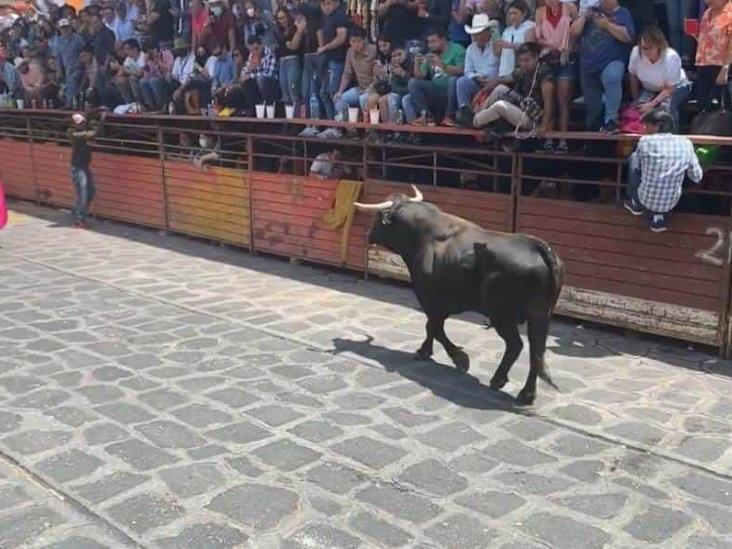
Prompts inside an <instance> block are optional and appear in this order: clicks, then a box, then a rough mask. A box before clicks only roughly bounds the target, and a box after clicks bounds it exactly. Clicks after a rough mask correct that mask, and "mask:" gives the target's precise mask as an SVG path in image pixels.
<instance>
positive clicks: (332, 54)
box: [317, 0, 350, 138]
mask: <svg viewBox="0 0 732 549" xmlns="http://www.w3.org/2000/svg"><path fill="white" fill-rule="evenodd" d="M320 11H322V12H323V26H322V27H321V29H320V36H321V38H322V40H321V41H320V43H321V44H322V45H321V46H320V47H319V48H318V50H317V51H318V53H319V54H322V55H323V56H324V59H323V68H322V70H323V73H322V76H321V78H320V81H321V83H322V84H321V86H320V100H321V101H322V103H323V107H325V114H326V116H327V118H328V119H329V120H333V119H334V118H335V104H334V99H333V97H334V96H335V95H336V93H338V88H339V87H340V85H341V78H342V77H343V68H344V66H345V63H346V52H347V51H348V27H349V26H350V23H349V20H348V15H347V14H346V8H345V6H344V5H343V4H342V3H341V1H340V0H321V2H320ZM318 137H334V138H338V137H341V133H340V130H338V128H328V129H327V130H325V131H324V132H321V133H320V134H319V135H318Z"/></svg>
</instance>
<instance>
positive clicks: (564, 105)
mask: <svg viewBox="0 0 732 549" xmlns="http://www.w3.org/2000/svg"><path fill="white" fill-rule="evenodd" d="M576 18H577V7H576V6H575V5H574V4H572V3H569V2H562V1H560V0H544V6H541V7H539V8H538V9H537V10H536V27H535V28H534V34H535V37H536V42H537V43H538V44H539V45H540V46H541V47H542V56H543V59H544V62H545V63H546V64H547V65H548V66H549V68H550V69H551V70H552V73H553V74H554V79H555V81H556V88H557V94H556V97H557V106H558V108H559V131H561V132H566V131H567V130H568V129H569V109H570V105H571V103H572V97H573V95H574V81H575V79H576V78H577V76H576V74H577V61H576V56H575V55H573V49H574V48H573V43H572V42H573V40H572V37H571V28H572V21H574V19H576ZM556 152H558V153H567V152H569V147H568V145H567V140H566V139H560V140H559V143H558V144H557V148H556Z"/></svg>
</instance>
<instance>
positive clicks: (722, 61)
mask: <svg viewBox="0 0 732 549" xmlns="http://www.w3.org/2000/svg"><path fill="white" fill-rule="evenodd" d="M731 41H732V4H727V5H726V6H725V7H724V9H722V11H721V12H720V13H718V14H717V15H716V16H715V15H712V11H711V10H709V9H708V10H707V11H706V12H704V17H702V20H701V25H700V27H699V46H698V48H697V50H696V64H697V65H699V66H709V65H712V66H715V65H716V66H724V65H727V63H729V57H728V56H729V50H730V42H731Z"/></svg>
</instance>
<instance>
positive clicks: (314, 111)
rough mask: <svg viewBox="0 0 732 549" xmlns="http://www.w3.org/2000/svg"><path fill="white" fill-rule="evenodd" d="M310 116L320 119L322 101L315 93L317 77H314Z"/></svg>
mask: <svg viewBox="0 0 732 549" xmlns="http://www.w3.org/2000/svg"><path fill="white" fill-rule="evenodd" d="M310 118H311V119H313V120H319V119H320V101H318V96H317V95H316V93H315V78H313V93H312V94H311V95H310Z"/></svg>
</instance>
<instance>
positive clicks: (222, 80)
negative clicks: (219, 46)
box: [211, 53, 237, 88]
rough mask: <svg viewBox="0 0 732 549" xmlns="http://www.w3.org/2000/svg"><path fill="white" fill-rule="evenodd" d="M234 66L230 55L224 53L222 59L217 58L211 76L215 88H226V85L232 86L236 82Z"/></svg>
mask: <svg viewBox="0 0 732 549" xmlns="http://www.w3.org/2000/svg"><path fill="white" fill-rule="evenodd" d="M235 72H236V65H234V60H233V59H232V58H231V54H229V53H225V54H224V55H223V57H219V58H218V60H217V61H216V65H215V68H214V73H213V75H212V78H211V80H212V83H213V86H214V87H215V88H220V87H221V86H226V85H227V84H233V83H234V82H235V80H236V77H237V75H236V74H234V73H235Z"/></svg>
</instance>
